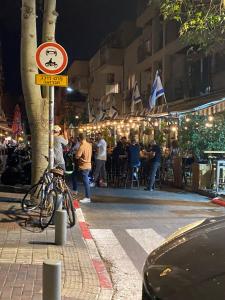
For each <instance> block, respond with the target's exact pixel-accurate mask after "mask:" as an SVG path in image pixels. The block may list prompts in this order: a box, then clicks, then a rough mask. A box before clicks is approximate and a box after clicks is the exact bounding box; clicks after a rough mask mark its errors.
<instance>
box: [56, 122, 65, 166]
mask: <svg viewBox="0 0 225 300" xmlns="http://www.w3.org/2000/svg"><path fill="white" fill-rule="evenodd" d="M61 131H62V129H61V127H60V126H59V125H55V126H54V165H55V166H58V167H60V168H62V169H63V170H65V169H66V167H65V160H64V157H63V146H66V145H67V144H68V138H67V132H66V131H64V133H63V135H61Z"/></svg>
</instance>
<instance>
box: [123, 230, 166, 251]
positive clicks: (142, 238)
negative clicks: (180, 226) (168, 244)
mask: <svg viewBox="0 0 225 300" xmlns="http://www.w3.org/2000/svg"><path fill="white" fill-rule="evenodd" d="M126 231H127V233H128V234H129V235H130V236H131V237H133V238H134V239H135V240H136V242H138V244H139V245H140V246H141V247H142V248H143V249H144V250H145V252H147V253H148V254H149V253H150V252H152V251H153V250H154V249H155V248H157V247H159V246H160V245H161V244H162V243H163V242H164V240H165V239H164V238H163V237H162V236H161V235H160V234H158V233H157V232H156V231H155V230H153V229H152V228H144V229H143V228H142V229H127V230H126Z"/></svg>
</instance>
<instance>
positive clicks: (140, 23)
mask: <svg viewBox="0 0 225 300" xmlns="http://www.w3.org/2000/svg"><path fill="white" fill-rule="evenodd" d="M156 9H157V7H156V5H155V4H153V3H152V1H151V0H145V3H144V4H143V5H142V8H141V10H140V11H139V16H138V18H137V23H136V24H137V27H139V28H144V27H145V25H146V24H147V23H148V22H149V21H150V20H151V19H152V18H153V17H154V15H155V14H156Z"/></svg>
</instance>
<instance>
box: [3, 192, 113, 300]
mask: <svg viewBox="0 0 225 300" xmlns="http://www.w3.org/2000/svg"><path fill="white" fill-rule="evenodd" d="M0 194H1V193H0ZM0 197H1V196H0ZM13 205H14V208H13V207H12V205H11V204H10V203H3V202H0V210H3V209H5V210H7V209H9V208H10V210H11V211H12V213H13V210H14V209H16V208H17V207H18V208H19V209H20V204H19V203H14V204H13ZM34 215H35V214H34ZM4 217H5V216H4ZM31 229H32V227H29V230H31ZM79 230H80V229H79V227H78V226H77V227H74V228H72V229H68V240H67V243H66V245H65V246H64V247H61V246H56V245H54V244H53V243H54V239H55V232H54V228H53V227H51V228H48V229H47V230H45V231H40V230H39V229H36V228H35V229H34V231H33V232H28V231H26V229H23V228H22V227H20V226H19V225H18V224H17V223H15V222H10V223H9V222H6V223H4V222H2V223H0V300H4V299H7V300H14V299H16V300H28V299H29V300H39V299H40V300H42V264H43V261H44V260H47V259H55V260H60V261H61V262H62V300H89V299H90V300H94V299H97V298H98V294H100V287H99V282H98V278H97V275H96V272H95V270H94V268H93V265H92V262H91V260H90V254H89V252H88V250H87V247H86V244H85V243H84V241H83V238H82V236H81V233H80V231H79ZM92 246H93V245H92ZM94 251H96V249H94V246H93V252H94ZM102 300H108V299H107V298H105V299H103V298H102Z"/></svg>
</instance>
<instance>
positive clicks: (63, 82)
mask: <svg viewBox="0 0 225 300" xmlns="http://www.w3.org/2000/svg"><path fill="white" fill-rule="evenodd" d="M35 83H36V84H38V85H47V86H62V87H63V86H64V87H67V86H68V76H65V75H47V74H36V75H35Z"/></svg>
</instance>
